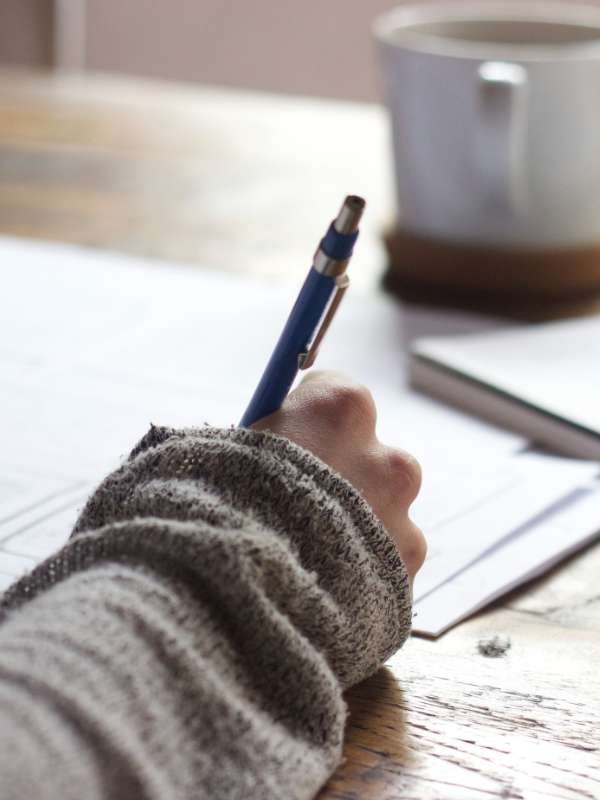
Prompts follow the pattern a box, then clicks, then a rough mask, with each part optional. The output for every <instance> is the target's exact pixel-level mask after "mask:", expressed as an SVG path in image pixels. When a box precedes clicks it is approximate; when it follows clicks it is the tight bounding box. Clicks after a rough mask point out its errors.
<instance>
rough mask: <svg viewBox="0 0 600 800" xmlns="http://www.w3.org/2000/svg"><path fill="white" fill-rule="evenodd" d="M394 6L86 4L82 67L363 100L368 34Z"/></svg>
mask: <svg viewBox="0 0 600 800" xmlns="http://www.w3.org/2000/svg"><path fill="white" fill-rule="evenodd" d="M393 5H394V2H393V0H368V2H365V0H321V2H319V1H318V0H305V2H303V3H299V2H297V0H248V1H247V2H243V0H168V2H166V1H165V0H127V1H126V2H124V1H123V0H88V65H89V66H90V67H92V68H98V69H113V70H119V71H121V70H122V71H124V72H131V73H135V74H139V75H153V76H161V77H162V76H164V77H169V78H178V79H182V78H183V79H185V80H193V81H202V82H208V83H219V84H228V85H233V86H248V87H260V88H264V89H270V90H274V91H288V92H300V93H303V94H317V95H331V96H339V97H356V98H370V97H372V96H374V94H375V93H376V91H377V81H376V72H375V66H374V58H373V50H372V46H371V37H370V33H369V28H370V24H371V20H372V18H373V17H374V16H375V15H376V14H377V13H379V12H380V11H381V10H383V9H386V8H389V7H391V6H393Z"/></svg>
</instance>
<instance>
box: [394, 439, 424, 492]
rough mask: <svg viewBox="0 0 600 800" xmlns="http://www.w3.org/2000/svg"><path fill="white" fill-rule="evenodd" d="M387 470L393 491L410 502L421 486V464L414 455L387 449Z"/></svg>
mask: <svg viewBox="0 0 600 800" xmlns="http://www.w3.org/2000/svg"><path fill="white" fill-rule="evenodd" d="M387 460H388V472H389V475H390V481H391V483H392V485H393V487H394V491H395V492H398V491H400V493H401V494H402V496H403V497H404V498H406V500H407V501H408V502H409V503H410V502H412V501H413V500H414V499H415V497H416V496H417V495H418V494H419V490H420V488H421V466H420V465H419V462H418V461H417V459H416V458H415V457H414V456H411V455H410V453H406V452H404V451H403V450H395V449H392V448H390V449H388V452H387Z"/></svg>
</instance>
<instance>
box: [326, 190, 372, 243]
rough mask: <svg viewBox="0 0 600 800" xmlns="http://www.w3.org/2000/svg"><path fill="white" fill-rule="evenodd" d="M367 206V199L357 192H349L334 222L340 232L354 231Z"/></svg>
mask: <svg viewBox="0 0 600 800" xmlns="http://www.w3.org/2000/svg"><path fill="white" fill-rule="evenodd" d="M364 208H365V201H364V200H363V198H362V197H359V196H358V195H357V194H349V195H348V196H347V197H346V199H345V200H344V202H343V203H342V207H341V208H340V212H339V214H338V215H337V217H336V218H335V220H334V222H333V226H334V228H335V229H336V231H337V232H338V233H343V234H349V233H354V231H356V230H357V229H358V223H359V222H360V218H361V217H362V213H363V211H364Z"/></svg>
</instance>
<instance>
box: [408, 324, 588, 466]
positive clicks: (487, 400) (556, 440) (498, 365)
mask: <svg viewBox="0 0 600 800" xmlns="http://www.w3.org/2000/svg"><path fill="white" fill-rule="evenodd" d="M409 374H410V381H411V384H412V385H413V386H414V387H416V388H418V389H421V390H423V391H425V392H428V393H430V394H432V395H434V396H435V397H438V398H440V399H443V400H444V401H446V402H448V403H450V404H452V405H455V406H458V407H460V408H461V409H463V410H465V411H468V412H470V413H475V414H478V415H480V416H481V417H483V418H485V419H487V420H490V421H491V422H494V423H496V424H498V425H502V426H504V427H506V428H508V429H509V430H512V431H515V432H517V433H519V434H521V435H523V436H526V437H527V438H528V439H531V440H533V441H535V442H537V443H539V444H541V445H543V446H545V447H547V448H549V449H551V450H554V451H556V452H559V453H563V454H566V455H571V456H575V457H578V458H589V459H595V460H596V459H600V316H594V317H588V318H584V319H577V320H569V321H562V322H553V323H544V324H538V325H530V326H519V327H517V328H509V329H504V330H500V331H492V332H488V333H480V334H469V335H466V336H451V337H431V338H423V339H419V340H417V341H416V342H415V343H414V344H413V346H412V348H411V353H410V363H409Z"/></svg>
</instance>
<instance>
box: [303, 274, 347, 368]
mask: <svg viewBox="0 0 600 800" xmlns="http://www.w3.org/2000/svg"><path fill="white" fill-rule="evenodd" d="M335 285H336V289H335V294H334V295H333V298H332V299H331V302H330V303H329V306H328V307H327V311H326V312H325V315H324V316H323V319H322V321H321V326H320V327H319V330H318V332H317V335H316V336H315V338H314V339H313V340H312V342H311V344H310V347H309V348H308V350H306V351H305V352H304V353H300V354H299V355H298V369H308V368H309V367H312V365H313V364H314V363H315V359H316V357H317V354H318V352H319V348H320V346H321V342H322V341H323V338H324V336H325V334H326V333H327V329H328V328H329V326H330V325H331V321H332V319H333V318H334V317H335V312H336V311H337V310H338V307H339V305H340V303H341V302H342V297H343V296H344V294H345V293H346V289H347V288H348V286H350V279H349V278H348V276H347V275H346V274H345V273H344V274H343V275H338V276H337V277H336V279H335Z"/></svg>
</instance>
